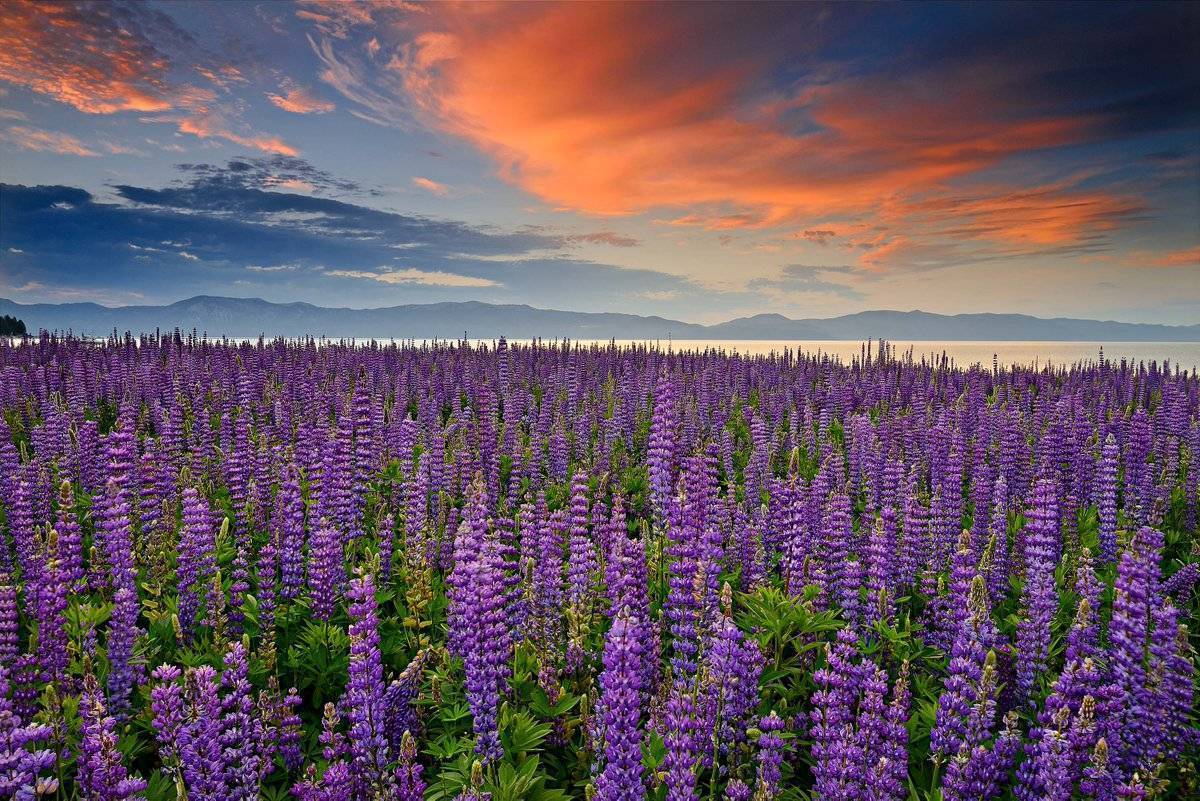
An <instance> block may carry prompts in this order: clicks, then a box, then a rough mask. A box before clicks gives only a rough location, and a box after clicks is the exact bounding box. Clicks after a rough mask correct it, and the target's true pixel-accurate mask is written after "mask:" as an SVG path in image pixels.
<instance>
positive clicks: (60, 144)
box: [0, 125, 100, 156]
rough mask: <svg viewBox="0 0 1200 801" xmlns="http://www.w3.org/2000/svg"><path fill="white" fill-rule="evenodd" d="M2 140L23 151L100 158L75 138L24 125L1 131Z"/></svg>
mask: <svg viewBox="0 0 1200 801" xmlns="http://www.w3.org/2000/svg"><path fill="white" fill-rule="evenodd" d="M0 138H2V139H4V140H5V141H6V142H9V143H11V144H13V145H16V146H17V147H19V148H21V149H22V150H37V151H42V152H45V153H59V154H61V155H64V156H99V155H100V154H99V153H97V152H96V151H95V150H93V149H92V148H90V147H88V146H87V145H85V144H84V143H83V142H81V141H79V140H78V139H76V138H75V137H74V136H71V135H70V134H65V133H59V132H57V131H42V130H39V129H37V128H29V127H26V126H24V125H13V126H10V127H9V128H7V129H6V130H3V131H0Z"/></svg>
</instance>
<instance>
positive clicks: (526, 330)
mask: <svg viewBox="0 0 1200 801" xmlns="http://www.w3.org/2000/svg"><path fill="white" fill-rule="evenodd" d="M0 314H11V315H14V316H16V317H19V318H21V319H22V320H24V321H25V324H26V326H27V327H28V329H29V331H30V332H34V331H38V330H41V329H45V330H50V331H63V332H65V331H68V330H70V331H74V332H75V333H77V334H81V335H89V336H104V335H107V334H110V333H112V331H113V329H116V330H117V331H119V332H124V331H133V332H143V331H153V330H154V329H156V328H157V329H160V330H164V331H170V330H173V329H175V328H179V329H181V330H183V331H191V330H192V329H196V330H197V331H201V332H205V333H207V334H208V335H209V336H215V337H220V336H231V337H257V336H259V335H265V336H272V337H273V336H285V337H301V336H315V337H321V336H325V337H333V338H340V337H353V338H364V339H365V338H376V339H383V338H391V339H410V338H412V339H435V338H437V339H457V338H459V337H461V336H463V334H464V332H465V333H466V335H467V336H468V337H469V338H471V339H491V338H495V337H498V336H501V335H504V336H507V337H510V338H514V339H533V338H536V337H542V338H555V337H570V338H572V339H612V338H616V339H664V340H665V339H667V338H672V339H709V340H738V339H741V340H783V341H786V340H810V341H813V340H815V341H821V340H866V339H881V338H882V339H891V340H934V341H956V340H957V341H967V342H971V341H974V342H986V341H996V342H1005V341H1008V342H1011V341H1022V340H1045V341H1052V342H1054V341H1057V342H1068V341H1083V342H1087V341H1097V342H1200V324H1194V325H1160V324H1153V323H1124V322H1118V321H1115V320H1084V319H1075V318H1067V317H1055V318H1043V317H1033V316H1030V315H1024V314H995V313H979V314H955V315H945V314H933V313H931V312H924V311H907V312H904V311H893V310H878V311H864V312H857V313H855V314H847V315H842V316H840V317H830V318H824V319H821V318H809V319H799V320H796V319H791V318H788V317H784V316H782V315H779V314H759V315H754V316H752V317H739V318H736V319H733V320H728V321H726V322H723V323H716V324H713V325H701V324H698V323H686V322H683V321H681V320H671V319H668V318H664V317H657V316H643V315H636V314H622V313H618V312H573V311H560V310H555V309H539V308H535V307H533V306H527V305H523V304H495V303H484V302H481V301H461V302H443V303H422V304H409V305H402V306H388V307H384V308H377V309H349V308H331V307H325V306H315V305H313V304H311V303H305V302H300V301H297V302H291V303H273V302H270V301H266V300H263V299H261V298H227V297H216V296H211V295H197V296H196V297H192V298H187V299H186V300H181V301H177V302H176V303H171V304H169V305H165V306H155V305H139V306H117V307H109V306H101V305H99V304H96V303H61V304H59V303H29V304H26V303H16V302H14V301H12V300H8V299H5V298H0Z"/></svg>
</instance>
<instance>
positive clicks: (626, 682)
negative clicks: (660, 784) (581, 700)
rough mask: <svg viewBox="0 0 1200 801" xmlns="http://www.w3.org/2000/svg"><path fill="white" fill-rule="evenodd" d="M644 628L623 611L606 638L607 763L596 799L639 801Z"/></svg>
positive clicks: (603, 710) (603, 731)
mask: <svg viewBox="0 0 1200 801" xmlns="http://www.w3.org/2000/svg"><path fill="white" fill-rule="evenodd" d="M643 640H644V627H643V626H641V625H640V624H639V623H638V622H637V621H636V620H635V619H634V618H632V617H631V616H630V615H629V612H628V611H627V610H626V611H622V612H621V613H619V614H618V615H617V617H616V619H615V620H614V621H613V624H612V627H611V628H609V630H608V634H607V635H606V636H605V644H604V672H603V673H602V674H601V676H600V701H599V704H598V706H597V708H596V714H597V715H598V723H599V725H598V728H599V740H600V742H601V743H602V744H603V754H604V761H603V766H602V768H601V769H600V773H599V776H598V777H597V779H596V798H597V799H598V801H640V800H641V799H644V798H645V797H646V787H645V785H644V784H643V778H642V771H643V768H642V739H643V733H642V725H641V718H642V697H643V692H644V690H645V688H644V687H643V686H642V685H643V678H644V676H643V673H644V671H643V669H642V661H643V658H644V653H643V651H644V649H645V643H644V642H643Z"/></svg>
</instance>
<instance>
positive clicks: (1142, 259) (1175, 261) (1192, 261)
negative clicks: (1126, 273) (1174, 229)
mask: <svg viewBox="0 0 1200 801" xmlns="http://www.w3.org/2000/svg"><path fill="white" fill-rule="evenodd" d="M1131 260H1132V261H1134V262H1135V263H1137V264H1139V265H1146V266H1150V267H1200V245H1197V246H1196V247H1191V248H1184V249H1183V250H1171V251H1167V252H1166V253H1163V252H1140V253H1135V254H1133V257H1132V259H1131Z"/></svg>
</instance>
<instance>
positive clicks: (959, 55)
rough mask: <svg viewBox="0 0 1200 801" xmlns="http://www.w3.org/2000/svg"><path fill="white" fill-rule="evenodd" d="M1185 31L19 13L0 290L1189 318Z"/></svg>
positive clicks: (1155, 25) (1032, 8)
mask: <svg viewBox="0 0 1200 801" xmlns="http://www.w3.org/2000/svg"><path fill="white" fill-rule="evenodd" d="M1198 40H1200V12H1198V11H1197V6H1195V5H1190V4H1167V5H1157V4H1122V3H1106V4H1088V5H1083V4H1036V5H1022V4H970V5H959V6H955V5H948V4H936V5H926V4H897V5H865V4H864V5H860V4H834V5H823V4H800V5H786V4H769V5H749V4H715V3H709V4H696V5H688V4H669V5H668V4H662V5H655V4H633V5H625V4H613V3H609V4H588V3H572V4H520V5H504V4H439V5H417V4H412V3H407V2H381V3H369V4H368V3H363V4H346V3H326V2H300V3H282V2H278V3H259V4H254V3H187V2H172V3H137V4H130V3H95V4H93V3H28V2H10V3H6V4H4V6H2V7H0V182H2V183H3V184H4V186H3V188H2V189H0V296H4V297H10V298H12V299H14V300H18V301H25V302H33V301H49V302H56V301H75V300H93V301H97V302H101V303H105V304H109V305H119V304H125V303H142V302H152V303H158V302H171V301H174V300H178V299H180V298H183V297H187V296H190V295H194V294H223V295H237V296H257V297H263V298H266V299H268V300H274V301H291V300H304V301H309V302H313V303H319V304H322V305H344V306H381V305H392V304H398V303H409V302H427V301H441V300H468V299H469V300H485V301H494V302H523V303H530V304H533V305H536V306H543V307H553V308H562V309H579V310H589V311H592V310H619V311H631V312H636V313H642V314H662V315H665V316H670V317H676V318H682V319H687V320H695V321H702V322H709V321H714V320H720V319H727V318H729V317H734V316H741V315H747V314H754V313H759V312H778V313H782V314H786V315H789V316H797V317H800V316H833V315H836V314H842V313H846V312H852V311H858V310H862V309H868V308H900V309H910V308H922V309H925V310H929V311H936V312H945V313H954V312H976V311H997V312H1000V311H1019V312H1025V313H1031V314H1037V315H1042V316H1057V315H1063V316H1085V317H1099V318H1114V319H1123V320H1131V321H1162V322H1178V323H1190V322H1196V321H1197V320H1200V62H1198V61H1197V59H1195V57H1194V49H1195V43H1196V41H1198ZM681 42H682V43H686V44H687V46H686V47H681V46H680V43H681Z"/></svg>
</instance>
